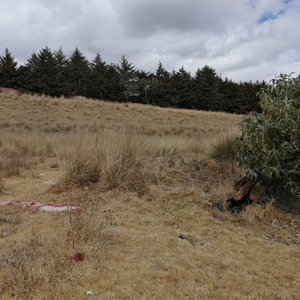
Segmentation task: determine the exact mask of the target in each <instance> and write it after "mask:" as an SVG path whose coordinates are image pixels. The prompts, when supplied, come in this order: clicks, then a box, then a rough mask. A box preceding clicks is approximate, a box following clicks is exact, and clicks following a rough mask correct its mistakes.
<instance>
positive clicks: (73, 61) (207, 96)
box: [0, 47, 267, 114]
mask: <svg viewBox="0 0 300 300" xmlns="http://www.w3.org/2000/svg"><path fill="white" fill-rule="evenodd" d="M266 86H267V83H266V82H265V81H262V82H259V81H256V82H252V81H249V82H239V83H236V82H233V81H232V80H231V79H228V78H225V79H223V78H222V77H221V76H219V75H217V73H216V70H215V69H213V68H212V67H210V66H207V65H206V66H204V67H202V68H201V69H200V68H199V69H198V70H197V71H196V73H195V75H194V76H193V75H191V73H190V72H189V71H187V70H185V68H184V67H181V68H180V69H179V70H178V71H175V70H173V71H172V72H168V71H166V70H165V69H164V67H163V65H162V63H161V62H158V66H157V69H156V71H155V72H146V71H142V70H137V69H136V68H135V67H134V65H133V64H132V63H130V62H128V60H127V58H126V57H125V56H123V57H122V58H121V59H120V61H119V63H118V64H113V63H111V64H107V63H106V62H104V61H102V59H101V56H100V54H99V53H97V54H96V56H95V58H94V59H93V60H92V61H89V60H88V59H87V58H86V56H85V55H84V54H83V53H82V52H81V51H80V50H79V49H78V48H76V49H75V50H74V51H73V52H72V53H71V54H70V55H69V56H66V55H65V54H64V52H63V50H62V48H60V49H59V50H57V51H53V50H51V49H49V48H48V47H45V48H43V49H42V50H40V52H39V53H33V54H32V55H31V56H30V57H29V58H28V60H27V62H26V63H25V64H24V65H20V66H18V62H17V61H16V60H15V57H14V56H13V55H12V54H11V53H10V51H9V50H8V49H7V48H6V49H5V53H4V55H3V56H0V87H6V88H13V89H18V90H20V91H22V92H27V93H32V94H45V95H49V96H52V97H60V96H65V97H72V96H84V97H87V98H93V99H101V100H105V101H114V102H134V103H143V104H151V105H156V106H161V107H174V108H186V109H197V110H206V111H224V112H228V113H237V114H245V113H247V112H249V111H259V107H258V101H259V99H258V97H257V92H258V91H259V90H260V89H261V88H264V87H266Z"/></svg>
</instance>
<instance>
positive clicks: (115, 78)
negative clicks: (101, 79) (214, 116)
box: [103, 64, 126, 102]
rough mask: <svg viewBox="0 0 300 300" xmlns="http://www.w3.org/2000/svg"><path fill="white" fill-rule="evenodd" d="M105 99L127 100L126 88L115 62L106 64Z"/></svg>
mask: <svg viewBox="0 0 300 300" xmlns="http://www.w3.org/2000/svg"><path fill="white" fill-rule="evenodd" d="M105 80H106V81H105V85H104V92H103V99H104V100H108V101H114V102H115V101H116V102H123V101H126V97H125V88H124V85H123V84H122V83H121V78H120V74H119V73H118V71H117V70H116V68H115V65H114V64H110V65H108V66H106V72H105Z"/></svg>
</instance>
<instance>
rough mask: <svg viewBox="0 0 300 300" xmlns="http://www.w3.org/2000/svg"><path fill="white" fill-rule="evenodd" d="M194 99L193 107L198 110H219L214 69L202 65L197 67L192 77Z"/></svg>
mask: <svg viewBox="0 0 300 300" xmlns="http://www.w3.org/2000/svg"><path fill="white" fill-rule="evenodd" d="M194 90H195V94H196V101H195V103H194V108H196V109H199V110H211V111H218V110H221V103H220V97H219V92H218V76H217V74H216V71H215V69H213V68H211V67H209V66H207V65H206V66H204V67H203V68H202V69H201V70H200V69H198V70H197V72H196V75H195V78H194Z"/></svg>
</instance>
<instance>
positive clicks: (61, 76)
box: [54, 47, 68, 96]
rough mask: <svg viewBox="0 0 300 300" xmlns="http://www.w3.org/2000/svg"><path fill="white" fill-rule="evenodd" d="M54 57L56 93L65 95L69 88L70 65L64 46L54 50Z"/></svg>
mask: <svg viewBox="0 0 300 300" xmlns="http://www.w3.org/2000/svg"><path fill="white" fill-rule="evenodd" d="M54 58H55V60H56V76H57V79H56V91H57V92H56V94H57V95H58V96H63V95H67V94H68V90H67V76H66V67H67V65H68V58H67V57H66V55H65V54H64V52H63V50H62V47H60V48H59V49H58V50H57V51H54Z"/></svg>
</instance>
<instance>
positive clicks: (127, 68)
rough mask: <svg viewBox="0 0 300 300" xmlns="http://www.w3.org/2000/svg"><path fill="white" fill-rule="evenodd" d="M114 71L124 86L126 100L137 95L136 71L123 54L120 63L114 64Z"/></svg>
mask: <svg viewBox="0 0 300 300" xmlns="http://www.w3.org/2000/svg"><path fill="white" fill-rule="evenodd" d="M115 69H116V71H117V72H118V73H119V75H120V79H121V84H122V85H123V86H124V93H125V97H126V100H129V99H130V98H132V97H136V96H137V94H138V93H137V80H138V77H137V71H136V69H135V67H134V66H133V64H132V63H129V62H128V60H127V58H126V57H125V55H123V56H122V58H121V60H120V63H119V64H117V65H115Z"/></svg>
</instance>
